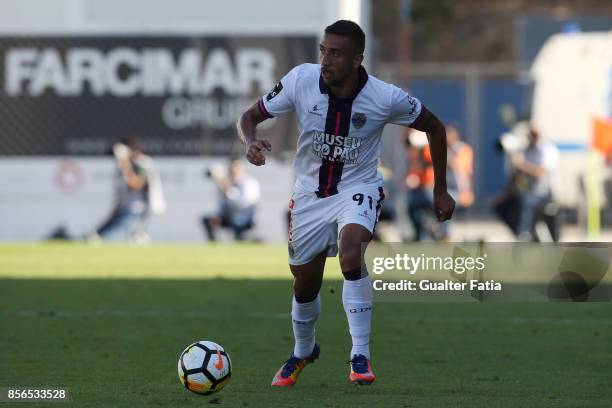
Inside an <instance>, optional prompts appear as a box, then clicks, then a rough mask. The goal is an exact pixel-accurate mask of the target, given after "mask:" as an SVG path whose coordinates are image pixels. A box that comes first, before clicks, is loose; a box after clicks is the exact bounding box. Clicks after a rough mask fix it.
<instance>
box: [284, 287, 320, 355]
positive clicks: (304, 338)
mask: <svg viewBox="0 0 612 408" xmlns="http://www.w3.org/2000/svg"><path fill="white" fill-rule="evenodd" d="M320 312H321V299H320V297H319V295H317V297H316V299H315V300H313V301H312V302H308V303H298V302H297V301H296V300H295V296H294V297H293V302H292V305H291V319H292V320H293V336H294V337H295V347H294V348H293V354H294V355H295V356H296V357H298V358H306V357H309V356H310V355H311V354H312V349H313V348H314V345H315V323H316V321H317V317H319V313H320Z"/></svg>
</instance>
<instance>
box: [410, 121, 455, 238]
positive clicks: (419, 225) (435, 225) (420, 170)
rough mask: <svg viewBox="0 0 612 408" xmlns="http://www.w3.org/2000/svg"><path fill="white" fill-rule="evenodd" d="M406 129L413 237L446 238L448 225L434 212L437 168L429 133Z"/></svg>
mask: <svg viewBox="0 0 612 408" xmlns="http://www.w3.org/2000/svg"><path fill="white" fill-rule="evenodd" d="M407 132H408V137H407V138H406V142H407V145H408V147H407V155H408V170H407V172H406V179H405V181H406V186H407V187H408V217H409V218H410V221H411V222H412V225H413V228H414V240H415V241H424V240H426V239H428V238H431V239H433V240H435V241H443V240H446V239H448V224H447V223H439V222H438V221H437V220H436V218H435V216H434V214H433V211H432V208H433V187H434V171H433V162H432V159H431V152H430V150H429V144H428V143H427V136H426V135H425V134H424V133H422V132H418V131H413V130H408V131H407ZM449 192H450V188H449Z"/></svg>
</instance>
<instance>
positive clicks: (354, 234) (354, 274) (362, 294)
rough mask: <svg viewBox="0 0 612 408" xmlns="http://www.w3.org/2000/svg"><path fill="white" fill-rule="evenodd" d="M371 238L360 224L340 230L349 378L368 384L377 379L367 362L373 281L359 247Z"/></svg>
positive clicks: (346, 226)
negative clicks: (348, 334)
mask: <svg viewBox="0 0 612 408" xmlns="http://www.w3.org/2000/svg"><path fill="white" fill-rule="evenodd" d="M371 237H372V234H371V233H370V231H368V229H366V228H365V227H364V226H362V225H359V224H347V225H345V226H344V227H343V228H342V231H341V232H340V242H339V254H340V267H341V269H342V274H343V275H344V285H343V289H342V304H343V306H344V311H345V312H346V318H347V320H348V325H349V332H350V334H351V340H352V348H351V353H350V360H351V372H350V375H349V378H350V380H351V382H353V383H355V384H371V383H372V382H373V381H374V379H375V378H376V377H375V376H374V373H373V372H372V366H371V363H370V332H371V321H372V280H371V279H370V277H369V275H368V272H367V270H366V268H365V264H364V260H363V250H362V245H363V246H364V247H365V246H366V245H367V244H368V242H369V241H370V239H371ZM362 265H363V267H362Z"/></svg>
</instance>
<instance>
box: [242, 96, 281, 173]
mask: <svg viewBox="0 0 612 408" xmlns="http://www.w3.org/2000/svg"><path fill="white" fill-rule="evenodd" d="M259 103H260V102H257V103H255V104H254V105H253V106H251V107H250V108H249V109H248V110H247V111H246V112H244V113H243V114H242V115H241V116H240V119H238V123H237V124H236V128H237V130H238V137H239V138H240V140H242V142H243V143H244V144H245V146H246V158H247V160H248V161H249V163H252V164H254V165H256V166H262V165H264V164H266V158H265V156H264V155H263V153H262V152H261V151H262V150H264V149H265V150H268V151H270V150H271V149H272V145H271V144H270V142H269V141H267V140H265V139H262V140H258V139H257V137H256V136H255V131H256V128H257V125H258V124H260V123H261V122H263V121H264V120H266V119H267V117H266V116H264V114H263V113H262V112H261V108H260V107H259Z"/></svg>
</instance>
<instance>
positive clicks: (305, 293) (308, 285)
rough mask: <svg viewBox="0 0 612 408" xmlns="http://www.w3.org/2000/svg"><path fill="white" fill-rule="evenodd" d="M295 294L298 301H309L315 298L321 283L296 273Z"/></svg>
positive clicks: (294, 281)
mask: <svg viewBox="0 0 612 408" xmlns="http://www.w3.org/2000/svg"><path fill="white" fill-rule="evenodd" d="M294 276H295V279H294V280H293V294H294V296H295V299H296V301H297V302H298V303H308V302H312V301H313V300H315V298H316V297H317V295H318V294H319V289H320V288H321V285H320V284H319V283H318V282H316V281H315V280H314V279H304V276H303V275H302V274H296V275H294Z"/></svg>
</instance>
